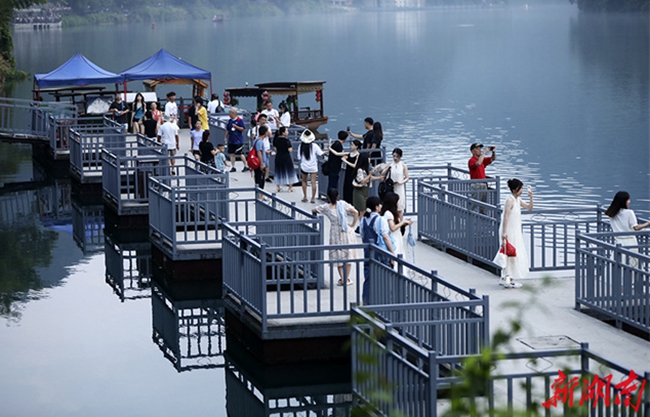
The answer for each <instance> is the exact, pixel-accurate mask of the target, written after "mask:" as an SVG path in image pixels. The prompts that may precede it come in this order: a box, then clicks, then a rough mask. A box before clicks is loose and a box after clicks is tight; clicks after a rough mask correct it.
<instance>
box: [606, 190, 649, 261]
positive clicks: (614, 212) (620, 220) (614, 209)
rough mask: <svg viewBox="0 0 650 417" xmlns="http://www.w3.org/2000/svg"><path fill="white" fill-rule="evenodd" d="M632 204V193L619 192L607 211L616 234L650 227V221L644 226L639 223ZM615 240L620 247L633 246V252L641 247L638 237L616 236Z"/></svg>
mask: <svg viewBox="0 0 650 417" xmlns="http://www.w3.org/2000/svg"><path fill="white" fill-rule="evenodd" d="M631 202H632V200H631V199H630V193H628V192H627V191H619V192H617V193H616V195H615V196H614V199H613V200H612V204H610V205H609V207H608V208H607V210H605V214H606V215H607V216H609V223H610V224H611V226H612V230H613V231H614V232H615V233H625V232H628V233H629V232H636V231H638V230H642V229H645V228H646V227H648V226H650V221H649V222H645V223H643V224H639V223H638V221H637V219H636V214H634V211H632V210H630V204H631ZM615 239H616V243H618V244H620V245H623V246H631V248H630V250H633V251H636V248H634V246H638V245H639V243H638V241H637V239H636V236H632V235H627V236H616V238H615ZM635 266H636V265H635Z"/></svg>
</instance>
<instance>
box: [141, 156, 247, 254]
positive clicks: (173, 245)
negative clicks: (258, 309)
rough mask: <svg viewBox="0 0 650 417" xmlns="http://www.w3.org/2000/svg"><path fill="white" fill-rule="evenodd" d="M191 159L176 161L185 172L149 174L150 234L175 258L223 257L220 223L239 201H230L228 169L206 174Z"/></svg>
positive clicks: (181, 170)
mask: <svg viewBox="0 0 650 417" xmlns="http://www.w3.org/2000/svg"><path fill="white" fill-rule="evenodd" d="M192 159H193V158H187V157H184V158H183V159H181V160H180V161H183V162H184V163H185V164H184V165H181V164H176V165H175V169H176V170H177V172H182V175H178V176H168V177H149V233H150V238H151V240H152V242H153V243H154V245H156V246H157V247H158V248H159V249H160V250H162V251H163V253H165V254H167V255H168V256H169V257H170V258H171V259H173V260H180V259H200V258H220V257H221V250H220V242H221V233H220V230H219V229H220V224H221V222H222V221H223V219H228V218H229V217H230V210H231V209H234V210H238V209H239V205H237V204H236V203H235V202H232V203H231V198H230V194H231V191H230V190H229V189H228V185H229V182H228V178H229V177H228V173H226V172H219V171H216V170H215V171H216V172H213V173H211V174H210V175H206V174H203V173H202V172H200V171H199V169H201V168H202V166H199V165H198V163H196V162H194V161H192ZM177 162H179V160H177ZM192 164H196V165H195V166H192ZM192 171H194V172H196V173H195V174H194V175H191V172H192ZM246 203H247V201H245V202H242V204H243V205H244V206H246ZM231 204H232V205H233V206H234V207H231Z"/></svg>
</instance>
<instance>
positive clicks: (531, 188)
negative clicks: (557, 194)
mask: <svg viewBox="0 0 650 417" xmlns="http://www.w3.org/2000/svg"><path fill="white" fill-rule="evenodd" d="M528 192H529V193H532V192H533V187H531V186H530V185H529V186H528Z"/></svg>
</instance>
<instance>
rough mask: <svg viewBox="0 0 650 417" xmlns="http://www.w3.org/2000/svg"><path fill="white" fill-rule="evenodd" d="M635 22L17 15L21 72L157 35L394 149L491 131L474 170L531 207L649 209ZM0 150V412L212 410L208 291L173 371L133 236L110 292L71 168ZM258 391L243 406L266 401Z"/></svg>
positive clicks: (446, 145) (441, 158)
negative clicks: (85, 23) (298, 87)
mask: <svg viewBox="0 0 650 417" xmlns="http://www.w3.org/2000/svg"><path fill="white" fill-rule="evenodd" d="M648 38H649V36H648V17H647V16H638V15H624V14H622V15H609V16H600V15H581V14H578V12H577V11H576V10H575V9H574V8H573V7H571V6H570V5H560V6H548V7H543V8H539V7H530V8H529V9H528V10H526V9H524V8H513V9H499V10H492V11H486V10H464V11H458V10H456V11H453V10H447V11H434V10H429V11H420V12H417V11H409V12H364V13H345V14H326V15H318V16H316V15H314V16H303V17H291V18H269V19H263V20H262V19H243V20H230V21H225V22H223V23H221V24H217V25H215V24H213V23H212V22H207V21H204V22H175V23H165V22H157V24H156V28H155V29H154V30H152V29H151V28H150V25H138V26H106V27H93V28H74V29H64V30H53V31H41V32H32V31H24V32H15V33H14V42H15V48H16V57H17V60H18V64H19V68H21V69H23V70H26V71H29V72H31V73H38V72H48V71H51V70H52V69H54V68H55V67H57V66H59V65H60V64H62V63H63V62H64V61H66V60H67V59H68V58H69V57H70V56H72V55H73V54H74V53H75V52H82V53H83V54H84V55H86V56H87V57H88V58H89V59H91V60H92V61H94V62H95V63H97V64H98V65H100V66H102V67H104V68H106V69H108V70H111V71H115V72H119V71H121V70H123V69H126V68H127V67H130V66H132V65H134V64H136V63H138V62H139V61H141V60H143V59H145V58H146V57H148V56H149V55H151V54H153V53H154V52H156V51H157V50H158V49H159V48H161V47H164V48H166V49H167V50H168V51H170V52H171V53H173V54H175V55H177V56H181V57H182V58H183V59H185V60H187V61H189V62H191V63H193V64H195V65H197V66H199V67H202V68H205V69H207V70H210V71H212V74H213V84H214V90H215V91H216V92H219V93H221V92H222V91H223V88H224V87H230V86H243V85H244V83H245V82H249V83H250V84H254V83H257V82H269V81H281V80H291V81H293V80H326V81H327V84H326V88H325V92H324V104H325V110H326V114H328V115H329V116H330V122H329V124H328V125H326V126H324V128H325V129H321V130H323V131H327V132H329V133H330V136H335V134H336V131H337V130H340V129H345V126H347V125H350V126H351V128H352V130H353V131H356V132H359V133H361V132H362V130H363V123H362V120H363V118H364V117H366V116H372V117H374V118H375V119H376V120H379V121H381V122H382V124H383V126H384V131H385V138H386V139H385V143H386V146H387V148H389V149H391V148H392V147H395V146H399V147H402V148H403V149H404V159H405V161H406V162H407V164H410V165H416V164H417V165H420V164H441V163H447V162H452V163H454V164H455V165H460V166H465V164H466V161H467V159H468V157H469V151H468V148H469V145H470V144H471V143H472V142H479V141H480V142H483V143H486V144H493V145H496V146H497V147H498V151H499V156H498V160H497V162H496V163H495V164H494V166H493V167H492V168H490V169H489V174H491V175H500V176H502V177H512V176H518V177H520V178H522V179H524V181H526V182H529V183H532V185H533V186H534V187H535V189H536V192H537V197H536V204H537V205H539V206H547V207H549V206H557V205H558V203H561V204H596V203H602V204H607V203H608V202H609V200H610V199H611V196H612V195H613V194H614V193H615V192H616V191H618V190H619V189H626V190H628V191H630V193H631V194H632V198H633V208H634V209H636V210H637V212H639V213H642V214H646V215H647V214H650V146H649V128H648V122H649V119H648V114H649V104H648V91H649V78H650V74H649V70H648V62H649V57H648V51H649V39H648ZM129 88H130V89H139V83H137V82H133V83H130V84H129ZM30 89H31V82H30V83H25V84H23V85H21V86H19V89H18V91H17V95H19V96H20V97H24V98H29V97H30V96H31V94H30ZM161 91H162V92H164V91H166V90H161ZM178 91H179V92H180V93H181V95H185V96H188V95H189V91H185V90H183V88H182V87H181V88H178ZM161 97H162V95H161ZM0 159H1V160H2V164H0V186H1V188H0V210H1V211H0V216H1V217H0V223H1V224H0V247H1V248H2V250H1V251H0V266H2V269H0V271H2V272H1V274H2V275H1V278H0V297H1V298H0V309H1V310H0V322H2V324H3V325H2V326H0V369H1V370H2V374H1V376H0V416H3V417H4V416H5V415H6V416H33V415H48V416H74V415H92V416H103V415H106V416H109V415H110V416H113V415H118V414H119V415H123V416H139V415H153V414H156V415H163V416H167V415H214V416H225V415H226V411H225V409H226V385H227V383H226V381H229V384H228V393H229V395H234V393H237V392H243V391H244V390H241V389H240V388H241V384H240V385H237V384H235V385H233V381H234V379H233V378H232V375H234V374H228V375H230V376H227V373H226V372H225V371H224V370H223V369H222V368H219V367H216V368H215V367H214V365H215V364H217V365H218V364H222V363H223V362H224V359H223V357H222V356H221V355H219V352H220V349H222V348H223V346H222V347H219V343H218V341H221V338H220V336H219V334H218V333H219V326H218V319H217V318H215V316H214V315H212V316H211V315H210V314H212V313H214V312H215V311H218V308H217V307H214V306H213V304H211V303H214V302H216V301H215V300H207V301H206V300H203V301H202V303H199V304H198V305H199V306H202V307H198V310H197V311H199V312H201V311H203V313H205V316H206V317H209V318H207V319H206V320H207V321H208V324H207V325H206V327H205V328H202V329H201V328H196V329H192V328H190V336H188V337H186V338H184V339H182V343H184V344H183V345H182V346H183V348H182V349H179V352H194V353H195V354H196V355H195V356H196V357H194V358H193V359H192V361H182V365H185V364H187V363H191V364H192V366H189V367H190V368H197V369H195V370H192V371H189V370H188V371H185V370H184V371H182V372H178V370H177V369H178V368H181V369H184V368H183V367H182V366H179V365H178V363H176V364H174V363H172V361H170V360H168V359H166V358H165V356H164V355H163V351H162V350H161V349H160V348H159V346H158V344H156V343H154V340H153V339H152V335H155V334H156V327H155V326H156V325H155V323H156V321H157V320H158V318H159V316H158V315H157V314H155V313H154V311H153V308H152V303H154V302H153V301H152V298H151V290H150V288H149V284H148V277H149V275H150V274H149V273H148V270H147V268H146V267H145V264H146V262H147V260H146V259H147V258H146V256H147V255H146V253H145V252H146V251H144V252H143V250H142V249H133V252H132V254H131V255H132V256H130V257H129V256H126V257H125V258H127V260H123V259H121V262H122V267H123V268H124V271H129V272H130V273H131V274H132V275H133V276H134V277H135V278H134V280H133V281H128V282H127V284H126V286H127V289H126V290H125V295H126V298H125V300H124V302H122V301H121V300H120V298H119V297H118V296H117V295H116V294H114V291H113V289H112V288H111V287H110V286H109V285H108V284H107V283H106V282H105V278H106V277H105V276H106V266H107V265H108V263H109V261H108V259H109V256H108V253H107V254H106V257H105V255H104V253H103V252H104V249H105V246H104V245H105V241H104V236H103V232H101V206H99V207H97V206H93V205H92V204H91V205H89V204H87V203H86V202H78V201H75V200H74V199H72V198H71V197H70V184H69V182H67V183H66V182H65V181H48V180H47V178H46V177H47V176H46V175H44V174H42V173H41V171H40V170H39V169H35V168H33V167H32V163H31V159H30V153H29V148H22V147H16V146H9V145H2V144H0ZM75 237H76V239H75ZM106 245H107V247H108V246H110V245H109V244H106ZM118 246H119V245H118ZM136 247H137V246H136ZM82 249H83V250H82ZM127 250H130V249H127ZM112 253H113V252H111V254H112ZM138 256H140V257H138ZM136 258H137V259H136ZM185 298H186V299H185V300H184V301H187V297H185ZM189 299H190V301H192V300H191V297H190V298H189ZM154 304H155V303H154ZM170 305H172V307H174V308H177V309H178V308H180V307H179V306H180V305H182V303H180V302H179V303H178V304H177V305H175V306H174V303H173V302H170ZM190 305H192V303H190ZM170 308H171V307H170ZM201 309H203V310H201ZM172 310H173V309H172ZM170 311H171V310H170ZM203 313H201V314H203ZM173 327H174V326H172V328H173ZM192 332H194V333H192ZM181 333H182V332H181ZM192 335H194V337H192ZM179 337H180V336H179ZM199 339H201V342H200V343H199ZM197 352H198V353H197ZM168 353H169V352H168ZM171 356H173V355H171ZM200 368H204V369H200ZM293 372H294V373H296V374H299V373H301V371H299V370H297V371H293ZM288 384H289V385H288V386H289V387H290V386H291V385H290V383H288ZM321 388H322V387H321ZM337 389H340V386H336V387H334V388H332V389H331V390H329V391H328V390H327V389H324V388H323V389H321V390H320V394H321V397H318V398H320V401H327V398H329V399H330V400H331V399H332V398H333V397H332V396H330V397H327V395H325V394H323V392H325V393H328V392H329V394H340V393H341V392H337ZM290 390H291V389H289V391H290ZM297 391H298V389H297V388H296V393H297ZM287 395H288V394H287ZM260 397H263V395H262V394H260V391H259V390H258V391H257V394H256V396H255V395H253V396H252V397H250V398H249V400H250V401H249V402H248V403H250V404H257V403H255V401H254V400H253V399H252V398H258V399H259V398H260ZM339 397H340V396H339ZM231 398H233V397H231ZM237 398H243V397H237ZM230 401H231V402H230V406H232V405H233V404H235V401H237V402H239V401H240V400H235V399H231V400H230ZM257 401H259V400H257ZM314 401H316V400H314ZM342 401H343V400H342ZM289 403H291V404H297V403H298V400H295V399H294V400H291V401H289ZM255 409H256V410H257V411H250V410H244V409H243V408H241V409H240V415H265V414H264V411H263V407H262V408H260V407H259V405H258V404H257V405H256V406H255ZM231 415H236V414H234V413H233V412H232V410H231Z"/></svg>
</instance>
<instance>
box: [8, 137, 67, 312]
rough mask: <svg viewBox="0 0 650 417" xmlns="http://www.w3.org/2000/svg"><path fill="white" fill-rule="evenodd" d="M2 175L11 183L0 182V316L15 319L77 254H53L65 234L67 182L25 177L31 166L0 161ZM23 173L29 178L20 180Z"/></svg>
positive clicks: (59, 277)
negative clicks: (8, 166)
mask: <svg viewBox="0 0 650 417" xmlns="http://www.w3.org/2000/svg"><path fill="white" fill-rule="evenodd" d="M0 145H2V144H0ZM12 149H14V148H12ZM19 159H20V158H18V160H19ZM22 165H23V166H24V165H25V164H22ZM28 165H29V166H30V168H31V162H30V163H29V164H28ZM26 171H29V172H26ZM35 171H36V170H35ZM4 174H5V175H4V178H5V179H6V178H11V179H13V180H15V182H11V183H3V184H2V187H0V270H1V271H2V273H1V274H0V316H3V317H6V318H9V319H11V320H15V321H17V320H19V319H20V317H21V314H22V309H23V306H24V304H25V303H26V302H28V301H30V300H35V299H39V298H41V296H42V294H41V292H40V290H42V289H43V288H47V287H51V286H56V285H59V284H60V282H61V281H62V279H63V278H64V277H65V276H66V272H65V267H66V266H67V265H69V262H70V261H71V259H70V257H71V256H72V257H73V258H77V254H76V253H75V252H74V251H69V252H68V253H69V255H68V256H63V257H61V256H56V255H55V249H56V248H57V247H60V246H61V245H64V244H65V243H62V242H60V240H63V241H64V242H65V241H67V240H68V239H70V237H71V236H70V235H71V233H70V231H71V228H70V219H71V204H70V182H69V181H67V180H51V181H49V183H46V182H43V181H38V182H34V181H31V179H32V176H33V175H32V172H31V169H29V170H26V169H25V168H20V164H19V165H15V166H13V168H12V169H11V170H7V166H5V167H4ZM26 176H28V178H29V180H30V181H21V180H22V179H24V177H26ZM43 178H44V177H41V178H40V179H41V180H42V179H43ZM75 260H76V259H75Z"/></svg>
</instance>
